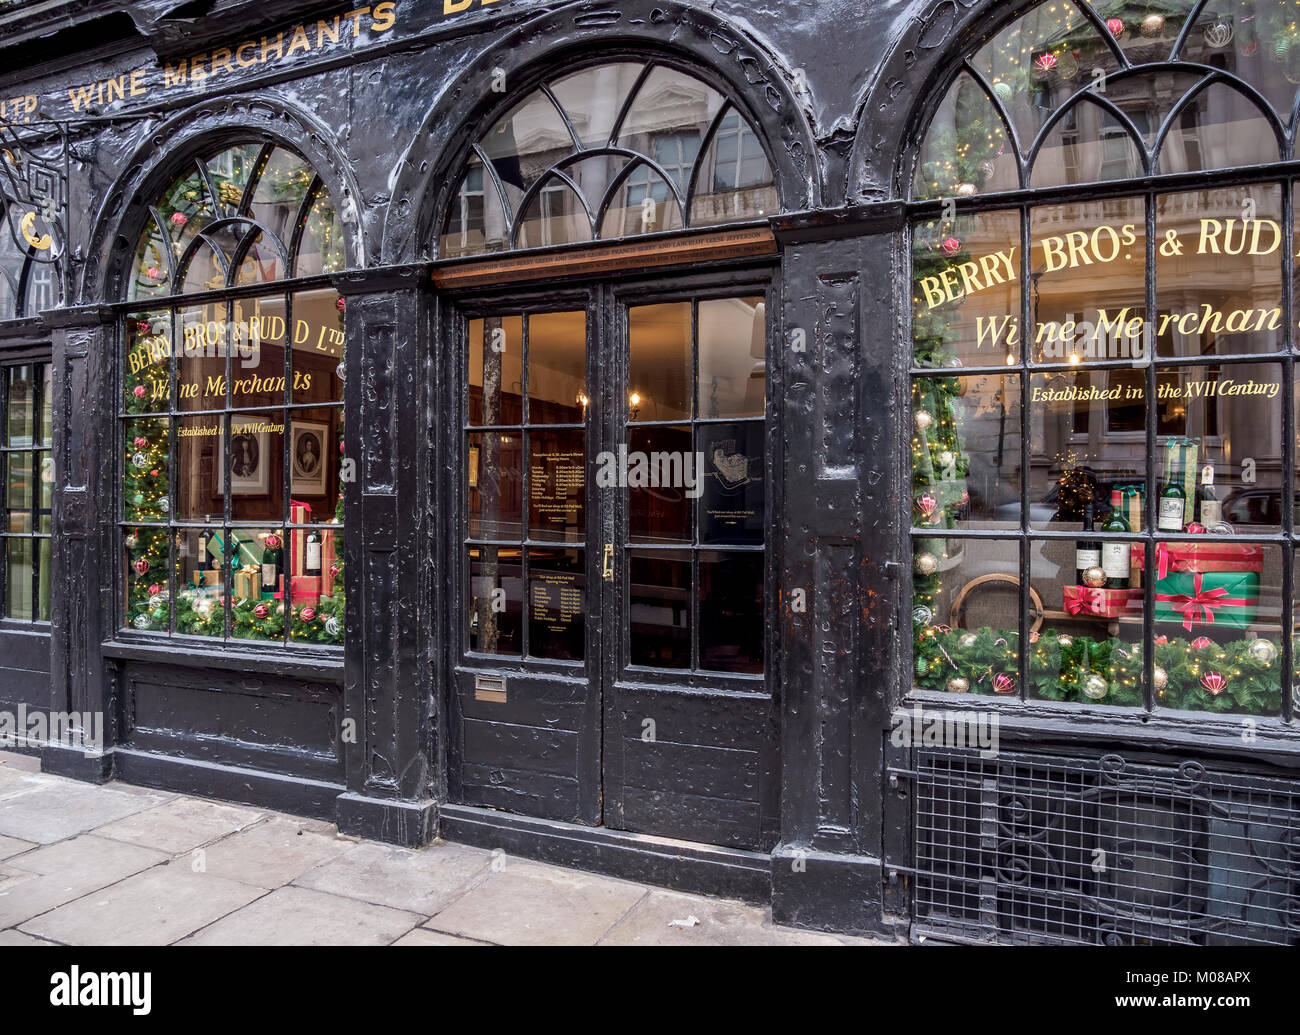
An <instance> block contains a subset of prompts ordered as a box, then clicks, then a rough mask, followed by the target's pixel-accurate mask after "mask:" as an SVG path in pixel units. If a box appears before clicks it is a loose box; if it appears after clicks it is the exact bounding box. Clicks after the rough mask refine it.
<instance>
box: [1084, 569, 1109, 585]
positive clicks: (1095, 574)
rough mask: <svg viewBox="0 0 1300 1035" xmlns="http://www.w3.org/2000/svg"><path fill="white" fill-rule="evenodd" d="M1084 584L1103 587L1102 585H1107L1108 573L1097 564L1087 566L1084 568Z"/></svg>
mask: <svg viewBox="0 0 1300 1035" xmlns="http://www.w3.org/2000/svg"><path fill="white" fill-rule="evenodd" d="M1083 584H1084V585H1085V586H1089V587H1091V588H1092V589H1101V587H1102V586H1104V585H1106V573H1105V572H1104V571H1102V570H1101V568H1100V567H1099V566H1098V565H1096V564H1094V565H1093V566H1092V567H1090V568H1085V569H1084V570H1083Z"/></svg>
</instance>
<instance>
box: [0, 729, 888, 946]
mask: <svg viewBox="0 0 1300 1035" xmlns="http://www.w3.org/2000/svg"><path fill="white" fill-rule="evenodd" d="M692 917H693V918H694V919H695V921H696V922H695V923H694V924H693V925H691V926H682V925H681V924H679V923H675V921H686V920H688V919H689V918H692ZM50 944H62V945H163V944H171V945H466V946H472V945H479V946H481V945H492V944H496V945H858V944H860V945H867V944H884V943H873V942H871V941H870V940H868V939H862V938H849V937H844V936H839V935H829V934H822V933H817V932H812V931H800V930H796V929H794V928H787V927H778V926H775V925H774V924H773V923H772V922H771V920H770V917H769V911H768V910H766V909H762V908H759V907H756V906H751V905H747V904H745V903H743V902H734V901H729V900H724V899H714V898H707V897H705V896H702V895H686V894H682V893H679V892H675V891H667V890H664V889H661V888H655V887H650V886H647V885H643V884H635V883H633V882H631V881H624V880H616V879H614V878H611V877H602V876H599V875H596V874H590V873H585V872H582V871H579V870H569V869H564V868H563V867H559V866H549V865H546V864H543V863H538V862H532V861H530V860H526V859H522V858H516V857H501V856H495V857H494V855H493V853H492V852H490V851H488V850H486V849H481V848H471V847H468V846H466V845H458V844H450V843H447V842H442V841H439V842H435V843H434V844H432V845H429V846H428V847H427V848H422V849H419V850H410V849H406V848H396V847H393V846H391V845H385V844H379V843H377V842H373V841H362V840H359V839H358V838H354V837H346V836H344V835H341V834H339V832H338V830H337V829H336V828H335V827H334V826H333V825H331V824H329V823H323V822H320V821H318V820H308V819H301V818H299V817H295V816H289V815H284V814H282V813H278V812H273V811H271V810H269V809H258V808H252V807H249V806H245V805H229V804H224V803H221V802H215V801H207V800H205V799H202V798H194V797H190V796H187V795H181V794H172V793H169V792H165V791H155V790H152V789H147V788H140V787H132V786H129V785H125V784H121V783H112V784H107V785H104V786H93V785H90V784H84V783H79V782H77V781H75V780H68V779H65V778H63V777H58V776H50V775H47V774H44V773H41V772H40V766H39V764H38V762H37V760H36V759H34V758H32V757H31V756H28V755H19V754H14V753H10V752H3V751H0V946H11V945H50Z"/></svg>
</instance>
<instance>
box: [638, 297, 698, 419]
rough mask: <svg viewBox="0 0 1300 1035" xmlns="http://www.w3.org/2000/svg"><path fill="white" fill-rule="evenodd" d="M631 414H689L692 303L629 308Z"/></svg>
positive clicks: (652, 416)
mask: <svg viewBox="0 0 1300 1035" xmlns="http://www.w3.org/2000/svg"><path fill="white" fill-rule="evenodd" d="M627 322H628V383H627V403H628V419H629V420H631V421H650V420H681V419H682V418H683V417H687V418H689V417H690V416H691V388H692V383H691V382H692V378H691V364H692V360H691V303H690V302H669V303H668V304H667V305H645V306H636V307H634V308H632V309H630V310H628V320H627Z"/></svg>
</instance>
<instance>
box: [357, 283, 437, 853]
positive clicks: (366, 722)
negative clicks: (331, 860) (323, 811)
mask: <svg viewBox="0 0 1300 1035" xmlns="http://www.w3.org/2000/svg"><path fill="white" fill-rule="evenodd" d="M425 283H427V276H426V275H425V274H424V272H423V270H422V268H420V267H414V266H408V267H399V268H391V267H390V268H385V269H382V270H375V271H370V272H358V273H348V274H343V275H340V276H339V277H338V278H336V286H337V287H338V289H339V291H340V292H341V293H342V294H343V296H344V299H345V321H346V332H347V354H346V359H345V363H346V367H345V372H346V379H345V383H346V389H345V392H344V398H345V405H344V420H345V427H344V448H345V454H346V456H347V457H350V458H352V459H354V460H355V462H356V466H355V469H354V470H355V478H354V480H352V481H350V482H348V483H346V484H345V486H344V523H345V526H346V530H347V531H346V546H345V559H346V566H345V571H344V577H345V585H346V592H347V629H348V632H347V636H348V646H347V663H346V670H345V680H344V705H345V707H344V711H345V719H346V720H349V721H348V727H349V728H348V729H345V731H344V738H343V741H344V765H345V771H346V774H347V792H346V793H345V794H343V795H341V796H340V798H339V800H338V824H339V829H340V831H342V832H344V833H350V834H357V835H360V836H363V837H369V838H375V839H377V840H382V841H390V842H396V843H399V844H404V845H420V844H424V843H426V842H428V841H429V840H430V839H431V838H432V837H433V835H434V830H435V824H436V818H437V801H436V798H437V795H438V788H439V786H440V785H441V782H442V781H441V776H440V773H439V771H438V764H437V758H438V742H437V737H436V723H437V718H438V700H439V697H438V685H439V683H438V675H437V673H436V672H435V671H434V666H433V665H432V664H431V662H430V654H431V642H432V632H433V629H434V627H435V625H434V616H433V613H432V608H433V606H434V594H433V593H432V592H431V585H432V575H433V573H432V572H431V571H430V570H428V569H429V567H430V566H431V561H430V558H429V557H428V556H427V553H426V551H425V550H424V548H423V544H424V543H425V542H426V536H427V533H428V527H429V526H428V522H429V521H431V520H433V514H432V513H431V512H430V511H429V506H430V499H431V496H432V494H431V491H430V484H431V481H432V472H433V468H432V449H431V445H430V441H429V432H428V429H429V428H430V427H431V426H432V422H431V420H430V419H429V414H427V413H426V409H427V407H428V406H429V405H430V404H431V398H432V394H431V393H432V391H433V380H432V366H431V364H430V363H429V361H428V356H429V342H430V341H431V339H432V333H431V328H432V325H433V314H432V306H433V302H432V299H431V297H430V295H429V294H428V293H427V292H426V291H425V290H424V285H425Z"/></svg>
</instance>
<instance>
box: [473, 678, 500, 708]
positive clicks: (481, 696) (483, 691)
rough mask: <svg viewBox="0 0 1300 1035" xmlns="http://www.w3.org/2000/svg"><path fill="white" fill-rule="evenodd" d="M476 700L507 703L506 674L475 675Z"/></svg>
mask: <svg viewBox="0 0 1300 1035" xmlns="http://www.w3.org/2000/svg"><path fill="white" fill-rule="evenodd" d="M474 700H476V701H491V702H493V703H494V704H505V703H506V677H505V676H475V677H474Z"/></svg>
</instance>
